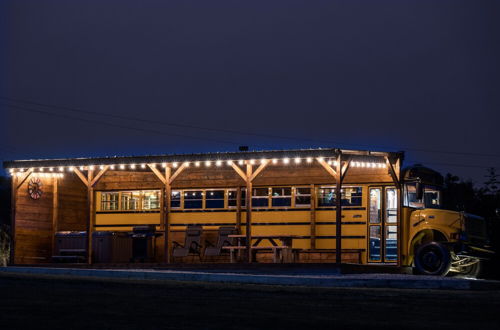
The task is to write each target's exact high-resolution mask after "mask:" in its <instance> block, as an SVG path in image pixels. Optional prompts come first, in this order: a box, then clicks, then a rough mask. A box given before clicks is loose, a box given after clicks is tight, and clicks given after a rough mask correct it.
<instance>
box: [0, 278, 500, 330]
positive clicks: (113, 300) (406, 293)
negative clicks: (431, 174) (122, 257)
mask: <svg viewBox="0 0 500 330" xmlns="http://www.w3.org/2000/svg"><path fill="white" fill-rule="evenodd" d="M499 324H500V292H498V291H497V292H485V291H433V290H397V289H311V288H291V287H278V286H255V285H233V284H232V285H225V284H208V283H203V284H193V283H174V282H161V283H159V282H157V283H147V282H127V281H97V280H82V279H60V278H58V279H56V278H50V277H34V276H22V277H19V276H17V277H14V276H12V275H0V327H1V328H2V329H24V328H33V329H40V328H42V329H45V328H47V329H48V328H50V329H90V328H93V329H118V328H119V329H271V328H272V329H284V328H287V329H297V328H303V329H316V328H325V327H326V329H332V328H338V329H348V327H349V329H359V328H370V329H374V328H380V327H384V328H386V329H388V328H399V329H408V328H418V329H422V328H432V329H465V328H468V329H470V328H474V327H476V328H480V329H497V328H498V325H499Z"/></svg>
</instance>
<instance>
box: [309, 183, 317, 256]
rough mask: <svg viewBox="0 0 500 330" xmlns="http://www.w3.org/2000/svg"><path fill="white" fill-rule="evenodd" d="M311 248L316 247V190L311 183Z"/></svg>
mask: <svg viewBox="0 0 500 330" xmlns="http://www.w3.org/2000/svg"><path fill="white" fill-rule="evenodd" d="M310 187H311V188H310V189H311V213H310V218H311V249H312V250H314V249H316V190H315V188H314V184H311V186H310Z"/></svg>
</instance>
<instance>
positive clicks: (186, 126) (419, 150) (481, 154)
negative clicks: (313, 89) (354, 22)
mask: <svg viewBox="0 0 500 330" xmlns="http://www.w3.org/2000/svg"><path fill="white" fill-rule="evenodd" d="M0 99H5V100H8V101H11V102H18V103H26V104H32V105H37V106H42V107H48V108H53V109H60V110H67V111H72V112H78V113H85V114H92V115H96V116H102V117H108V118H116V119H122V120H129V121H135V122H143V123H147V124H155V125H164V126H171V127H180V128H190V129H198V130H207V131H214V132H223V133H229V134H238V135H251V136H259V137H266V138H273V139H286V140H294V141H310V142H320V143H328V144H337V145H344V146H350V147H363V148H369V149H373V148H382V149H388V148H387V147H385V146H374V145H352V144H346V143H341V142H339V141H331V140H322V139H310V138H297V137H291V136H282V135H271V134H261V133H254V132H242V131H236V130H229V129H221V128H211V127H202V126H193V125H184V124H177V123H168V122H162V121H155V120H148V119H144V118H139V117H133V116H124V115H115V114H109V113H100V112H97V111H89V110H81V109H76V108H72V107H66V106H58V105H50V104H44V103H39V102H33V101H25V100H20V99H15V98H10V97H5V96H0ZM111 125H115V124H111ZM115 126H116V125H115ZM116 127H120V126H116ZM122 128H129V129H130V127H122ZM132 129H134V128H132ZM200 139H204V138H200ZM223 143H230V142H228V141H224V142H223ZM231 144H235V143H231ZM401 149H403V150H408V151H415V152H426V153H440V154H449V155H465V156H475V157H495V158H500V154H486V153H473V152H458V151H448V150H431V149H420V148H401Z"/></svg>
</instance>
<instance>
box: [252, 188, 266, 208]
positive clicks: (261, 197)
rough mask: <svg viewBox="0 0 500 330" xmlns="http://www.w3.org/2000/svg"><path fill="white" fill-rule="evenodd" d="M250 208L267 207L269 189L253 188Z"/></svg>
mask: <svg viewBox="0 0 500 330" xmlns="http://www.w3.org/2000/svg"><path fill="white" fill-rule="evenodd" d="M252 207H269V189H268V188H254V189H253V194H252Z"/></svg>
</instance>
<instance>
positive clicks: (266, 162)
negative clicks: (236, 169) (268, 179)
mask: <svg viewBox="0 0 500 330" xmlns="http://www.w3.org/2000/svg"><path fill="white" fill-rule="evenodd" d="M267 164H269V161H268V160H265V161H264V162H263V163H262V164H260V166H259V167H258V168H257V169H256V170H255V172H253V173H252V176H251V177H250V181H253V180H254V179H255V178H256V177H257V175H259V174H260V172H262V171H263V170H264V169H265V168H266V166H267Z"/></svg>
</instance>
